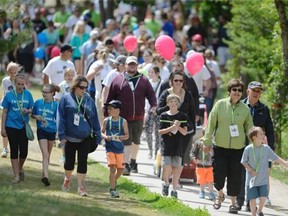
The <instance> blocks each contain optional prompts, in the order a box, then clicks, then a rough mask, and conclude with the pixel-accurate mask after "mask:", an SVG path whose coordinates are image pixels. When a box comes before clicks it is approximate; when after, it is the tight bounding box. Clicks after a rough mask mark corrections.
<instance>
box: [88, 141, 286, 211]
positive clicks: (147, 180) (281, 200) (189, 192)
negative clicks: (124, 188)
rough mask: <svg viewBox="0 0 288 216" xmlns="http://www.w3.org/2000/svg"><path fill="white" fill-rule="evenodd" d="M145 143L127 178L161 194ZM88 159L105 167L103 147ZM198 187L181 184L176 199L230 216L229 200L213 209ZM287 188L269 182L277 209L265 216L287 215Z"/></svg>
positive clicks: (272, 198) (271, 195) (159, 182)
mask: <svg viewBox="0 0 288 216" xmlns="http://www.w3.org/2000/svg"><path fill="white" fill-rule="evenodd" d="M147 156H148V150H147V143H146V142H145V141H143V140H142V144H141V146H140V151H139V158H138V161H137V162H138V171H139V173H137V174H134V173H132V174H131V175H130V176H128V177H127V178H128V179H130V180H132V181H133V182H137V183H139V184H142V185H144V186H145V187H147V188H148V189H149V190H150V191H152V192H156V193H161V181H160V179H159V178H158V177H156V176H155V175H154V174H153V163H154V161H153V160H150V159H148V157H147ZM90 158H92V159H94V160H96V161H97V162H99V163H100V164H102V165H104V166H106V158H105V149H104V148H103V146H99V147H98V149H97V150H96V151H95V152H93V153H92V154H90ZM198 191H199V186H198V185H196V184H193V183H192V182H186V183H184V184H183V188H181V189H179V191H178V197H179V199H180V200H181V201H183V202H184V203H185V204H187V205H189V206H191V207H193V208H198V207H200V208H206V209H208V211H209V212H210V214H211V215H212V216H225V215H230V216H231V214H229V213H228V209H229V205H230V202H229V199H228V198H226V200H225V201H224V203H223V204H222V207H221V208H220V209H219V210H215V209H213V206H212V205H213V202H212V201H210V200H208V199H199V198H198ZM287 193H288V186H287V185H284V184H281V183H280V182H278V181H276V180H273V179H272V182H271V193H270V199H271V201H272V204H273V206H272V208H275V209H278V211H276V210H274V209H272V208H264V214H265V216H267V215H268V216H284V215H288V206H287V204H288V202H287V199H286V198H287ZM238 215H250V213H248V212H245V211H244V210H242V211H239V213H238Z"/></svg>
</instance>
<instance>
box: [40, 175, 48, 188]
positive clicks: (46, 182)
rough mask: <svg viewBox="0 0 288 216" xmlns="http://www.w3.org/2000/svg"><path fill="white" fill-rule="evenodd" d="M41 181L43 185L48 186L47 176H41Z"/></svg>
mask: <svg viewBox="0 0 288 216" xmlns="http://www.w3.org/2000/svg"><path fill="white" fill-rule="evenodd" d="M41 182H43V184H44V185H45V186H47V187H48V186H50V182H49V180H48V178H47V177H43V178H42V179H41Z"/></svg>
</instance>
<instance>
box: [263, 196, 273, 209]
mask: <svg viewBox="0 0 288 216" xmlns="http://www.w3.org/2000/svg"><path fill="white" fill-rule="evenodd" d="M271 205H272V204H271V200H270V199H269V197H267V198H266V202H265V206H266V207H267V206H271Z"/></svg>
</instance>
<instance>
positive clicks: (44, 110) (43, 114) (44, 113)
mask: <svg viewBox="0 0 288 216" xmlns="http://www.w3.org/2000/svg"><path fill="white" fill-rule="evenodd" d="M45 104H46V103H45V101H44V100H43V111H42V117H43V118H45V116H46V110H47V109H45V108H46V107H45ZM51 110H53V101H51Z"/></svg>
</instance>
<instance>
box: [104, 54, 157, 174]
mask: <svg viewBox="0 0 288 216" xmlns="http://www.w3.org/2000/svg"><path fill="white" fill-rule="evenodd" d="M137 66H138V60H137V58H136V57H135V56H129V57H128V58H127V59H126V63H125V67H126V71H125V72H124V74H120V75H118V76H116V77H115V78H114V80H113V81H112V83H111V86H110V89H109V94H108V97H107V100H106V103H107V102H108V103H109V102H110V101H111V100H119V101H121V103H122V104H123V105H124V106H123V107H122V109H121V113H120V115H121V116H122V117H123V118H125V119H126V120H127V122H128V128H129V139H128V140H125V142H124V146H125V148H124V156H125V169H124V173H123V175H130V171H131V172H133V173H137V172H138V167H137V165H138V164H137V163H136V159H137V155H138V151H139V145H140V137H141V134H142V128H143V120H144V114H145V110H144V108H145V99H147V100H148V101H149V104H150V106H151V111H153V112H155V111H156V106H157V100H156V96H155V93H154V90H153V88H152V86H151V84H150V82H149V80H148V79H147V78H146V77H145V76H143V74H141V73H139V72H138V71H137ZM104 115H105V116H107V115H108V114H107V107H104Z"/></svg>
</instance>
